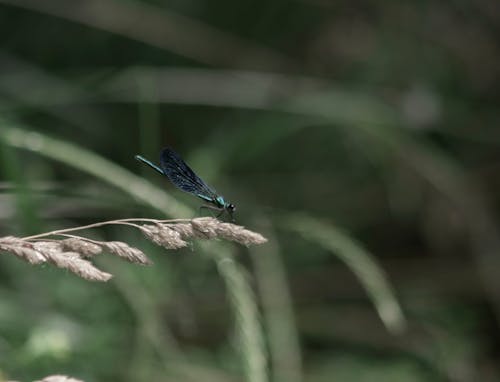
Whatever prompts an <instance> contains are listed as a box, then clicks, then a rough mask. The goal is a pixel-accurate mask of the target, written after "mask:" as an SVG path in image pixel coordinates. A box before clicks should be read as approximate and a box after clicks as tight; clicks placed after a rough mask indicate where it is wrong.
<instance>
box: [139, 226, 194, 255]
mask: <svg viewBox="0 0 500 382" xmlns="http://www.w3.org/2000/svg"><path fill="white" fill-rule="evenodd" d="M177 225H180V224H177ZM141 231H142V232H143V233H144V234H145V235H146V237H148V238H149V239H150V240H152V241H153V242H154V243H155V244H158V245H160V246H162V247H164V248H167V249H179V248H183V247H186V246H187V245H188V243H187V242H186V241H184V240H182V238H181V234H180V233H179V232H178V231H177V230H175V229H173V228H172V227H171V226H170V225H168V224H160V223H157V224H155V225H151V224H146V225H143V226H141Z"/></svg>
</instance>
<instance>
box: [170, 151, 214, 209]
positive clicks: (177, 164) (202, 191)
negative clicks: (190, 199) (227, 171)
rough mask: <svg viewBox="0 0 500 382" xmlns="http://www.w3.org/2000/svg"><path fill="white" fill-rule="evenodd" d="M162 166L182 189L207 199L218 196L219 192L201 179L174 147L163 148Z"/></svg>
mask: <svg viewBox="0 0 500 382" xmlns="http://www.w3.org/2000/svg"><path fill="white" fill-rule="evenodd" d="M160 166H161V168H162V170H163V173H164V174H165V175H166V176H167V177H168V179H169V180H170V181H171V182H172V183H173V184H174V185H175V186H176V187H178V188H180V189H181V190H182V191H185V192H189V193H191V194H194V195H196V196H198V197H199V198H202V199H204V200H207V201H212V200H214V199H215V198H217V193H216V192H215V191H214V190H213V189H212V188H211V187H209V186H208V185H207V184H206V183H205V182H204V181H203V180H201V179H200V178H199V177H198V175H196V174H195V173H194V171H193V170H192V169H191V168H190V167H189V166H188V165H187V164H186V162H184V160H183V159H182V158H181V157H180V156H179V154H177V153H176V152H175V151H173V150H172V149H169V148H165V149H163V151H162V152H161V157H160Z"/></svg>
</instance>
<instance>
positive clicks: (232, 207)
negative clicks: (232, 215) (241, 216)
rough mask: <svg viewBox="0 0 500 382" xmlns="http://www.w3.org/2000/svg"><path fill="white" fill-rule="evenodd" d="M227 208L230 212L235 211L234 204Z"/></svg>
mask: <svg viewBox="0 0 500 382" xmlns="http://www.w3.org/2000/svg"><path fill="white" fill-rule="evenodd" d="M228 208H229V209H230V210H231V211H235V210H236V207H235V206H234V204H230V205H229V207H228Z"/></svg>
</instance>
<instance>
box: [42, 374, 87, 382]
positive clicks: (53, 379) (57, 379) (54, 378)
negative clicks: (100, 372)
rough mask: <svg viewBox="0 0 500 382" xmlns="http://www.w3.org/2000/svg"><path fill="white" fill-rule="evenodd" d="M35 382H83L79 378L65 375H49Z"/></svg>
mask: <svg viewBox="0 0 500 382" xmlns="http://www.w3.org/2000/svg"><path fill="white" fill-rule="evenodd" d="M35 382H83V381H82V380H80V379H75V378H71V377H67V376H65V375H50V376H48V377H45V378H44V379H40V380H38V381H35Z"/></svg>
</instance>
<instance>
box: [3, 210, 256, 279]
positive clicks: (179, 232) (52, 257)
mask: <svg viewBox="0 0 500 382" xmlns="http://www.w3.org/2000/svg"><path fill="white" fill-rule="evenodd" d="M104 225H122V226H123V225H124V226H128V227H132V228H135V229H139V230H140V231H141V232H142V233H143V234H144V235H145V236H146V237H147V238H148V239H149V240H151V241H152V242H153V243H155V244H157V245H160V246H162V247H164V248H167V249H179V248H182V247H186V246H187V245H188V243H187V242H186V240H185V239H192V238H203V239H216V238H219V237H221V238H225V239H227V240H231V241H235V242H238V243H241V244H244V245H247V246H248V245H250V244H261V243H265V242H266V239H265V238H264V237H263V236H262V235H260V234H258V233H255V232H252V231H249V230H247V229H245V228H243V227H240V226H237V225H235V224H230V223H223V222H220V221H218V220H217V219H213V218H199V219H195V220H185V219H179V220H157V219H146V218H138V219H121V220H110V221H104V222H98V223H94V224H89V225H86V226H80V227H73V228H66V229H60V230H55V231H51V232H45V233H41V234H38V235H33V236H28V237H24V238H18V237H14V236H7V237H3V238H0V251H3V252H6V253H10V254H13V255H15V256H17V257H19V258H21V259H23V260H25V261H27V262H28V263H30V264H40V263H45V262H49V263H51V264H53V265H55V266H56V267H58V268H63V269H67V270H68V271H70V272H72V273H74V274H76V275H78V276H80V277H82V278H84V279H86V280H92V281H107V280H109V279H110V278H111V277H112V275H111V274H109V273H106V272H103V271H101V270H100V269H98V268H96V267H95V266H94V265H93V264H92V263H91V262H90V261H88V260H86V259H85V258H91V257H93V256H96V255H98V254H100V253H102V252H103V251H106V252H108V253H110V254H112V255H116V256H118V257H120V258H122V259H124V260H127V261H129V262H131V263H135V264H140V265H151V264H153V262H152V261H151V260H150V259H149V258H148V257H147V256H146V255H145V254H144V252H142V251H141V250H140V249H138V248H135V247H132V246H130V245H128V244H127V243H124V242H122V241H97V240H92V239H88V238H86V237H83V236H77V235H72V234H70V233H71V232H74V231H81V230H85V229H89V228H96V227H101V226H104ZM54 236H55V237H57V236H62V237H63V239H54V238H51V239H48V237H54Z"/></svg>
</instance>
